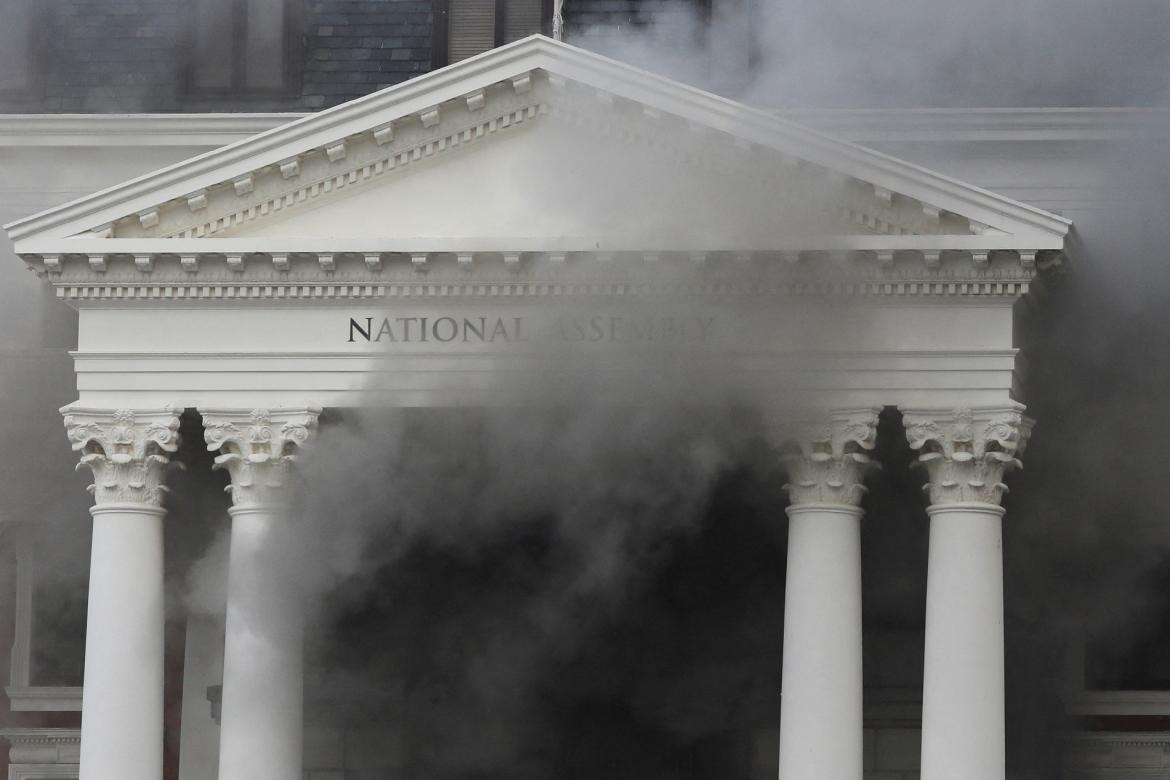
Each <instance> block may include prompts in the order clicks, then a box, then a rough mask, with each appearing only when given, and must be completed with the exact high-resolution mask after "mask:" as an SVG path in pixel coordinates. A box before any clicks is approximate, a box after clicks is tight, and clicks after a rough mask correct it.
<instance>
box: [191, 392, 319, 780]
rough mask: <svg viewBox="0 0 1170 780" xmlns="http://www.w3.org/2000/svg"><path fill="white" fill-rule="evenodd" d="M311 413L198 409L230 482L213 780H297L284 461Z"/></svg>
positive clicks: (295, 641) (297, 712)
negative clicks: (220, 689) (216, 762)
mask: <svg viewBox="0 0 1170 780" xmlns="http://www.w3.org/2000/svg"><path fill="white" fill-rule="evenodd" d="M319 413H320V410H319V409H273V410H265V409H255V410H251V411H240V410H227V411H221V410H203V411H202V414H203V426H204V432H205V436H206V439H207V448H208V449H209V450H211V451H213V452H216V451H218V452H219V455H217V456H216V458H215V467H216V468H223V469H227V471H228V473H229V474H230V475H231V480H232V482H231V486H230V488H229V490H230V491H231V495H232V508H231V510H230V513H231V516H232V534H231V553H230V555H229V558H228V560H229V562H228V600H227V633H226V638H225V642H224V657H223V704H222V710H221V718H220V741H219V780H301V777H302V770H301V764H302V738H303V737H302V732H303V729H304V725H303V708H304V707H303V695H302V692H303V679H302V661H301V634H302V620H303V616H302V613H301V599H300V592H299V590H298V583H297V579H296V566H297V557H296V556H297V550H296V548H295V542H296V537H295V534H293V533H290V529H289V528H288V523H289V519H288V518H287V516H286V514H287V513H286V509H287V505H288V491H289V483H290V479H291V477H292V473H293V463H294V461H295V460H296V455H297V452H298V451H299V450H300V448H301V447H302V446H304V444H305V443H306V442H307V441H308V440H309V439H310V438H311V436H312V435H313V433H314V431H315V430H316V426H317V416H318V414H319Z"/></svg>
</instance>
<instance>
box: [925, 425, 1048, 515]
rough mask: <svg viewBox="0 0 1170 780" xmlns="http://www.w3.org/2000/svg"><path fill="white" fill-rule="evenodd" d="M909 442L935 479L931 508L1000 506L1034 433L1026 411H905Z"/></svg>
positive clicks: (928, 487) (930, 483) (931, 476)
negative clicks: (967, 504)
mask: <svg viewBox="0 0 1170 780" xmlns="http://www.w3.org/2000/svg"><path fill="white" fill-rule="evenodd" d="M903 422H904V425H905V429H906V439H907V441H908V442H909V443H910V447H911V448H912V449H915V450H918V453H919V454H918V462H919V463H920V464H921V465H922V466H923V467H924V468H925V469H926V471H927V474H928V475H929V477H930V481H929V483H928V484H927V485H926V490H928V491H929V493H930V502H931V503H932V504H946V503H963V502H977V503H985V504H998V503H999V502H1000V500H1001V499H1002V498H1003V494H1004V493H1006V492H1007V490H1008V488H1007V485H1006V484H1004V481H1003V480H1004V475H1005V474H1006V473H1007V472H1008V471H1009V470H1011V469H1015V468H1021V467H1022V465H1023V464H1022V463H1021V462H1020V459H1019V457H1018V456H1019V455H1020V454H1022V453H1023V450H1024V446H1025V444H1026V443H1027V440H1028V437H1029V436H1030V435H1031V431H1032V421H1031V420H1029V419H1028V418H1027V417H1025V416H1024V414H1023V407H1022V406H1020V407H1018V408H997V409H969V408H959V409H953V410H945V411H937V410H926V411H916V410H911V411H906V412H905V413H904V414H903Z"/></svg>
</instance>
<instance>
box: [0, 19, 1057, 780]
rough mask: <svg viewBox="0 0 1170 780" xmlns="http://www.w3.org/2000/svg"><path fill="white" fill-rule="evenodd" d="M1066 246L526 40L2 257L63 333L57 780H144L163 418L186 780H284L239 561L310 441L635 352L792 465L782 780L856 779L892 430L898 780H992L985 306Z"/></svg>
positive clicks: (781, 126)
mask: <svg viewBox="0 0 1170 780" xmlns="http://www.w3.org/2000/svg"><path fill="white" fill-rule="evenodd" d="M1069 227H1070V225H1069V223H1068V222H1067V221H1066V220H1063V219H1061V218H1059V217H1056V216H1054V215H1051V214H1047V213H1045V212H1042V211H1040V210H1038V209H1034V208H1031V207H1028V206H1025V205H1023V204H1019V203H1016V202H1013V201H1010V200H1008V199H1006V198H1002V197H999V196H997V195H994V194H992V193H989V192H986V191H983V190H979V189H976V188H973V187H969V186H966V185H964V184H962V183H960V182H956V181H953V180H950V179H947V178H945V177H942V176H938V175H936V174H933V173H931V172H930V171H926V170H923V169H921V168H918V167H915V166H912V165H909V164H906V163H902V162H900V161H898V160H895V159H892V158H889V157H885V156H883V155H880V154H877V153H874V152H871V151H868V150H866V149H863V148H861V147H857V146H853V145H850V144H845V143H841V142H838V141H834V140H832V139H829V138H827V137H825V136H822V135H819V134H817V133H814V132H812V131H810V130H807V129H805V128H802V127H800V126H799V125H796V124H793V123H790V122H787V121H784V120H781V119H778V118H776V117H774V116H772V115H770V114H767V113H764V112H760V111H756V110H753V109H750V108H747V107H745V106H741V105H737V104H734V103H731V102H729V101H726V100H723V99H721V98H717V97H715V96H712V95H708V94H705V93H702V92H698V91H696V90H693V89H690V88H687V87H683V86H681V85H679V84H676V83H673V82H670V81H667V80H665V79H662V78H659V77H656V76H653V75H650V74H647V73H643V72H640V71H637V70H634V69H631V68H628V67H626V66H623V65H619V64H617V63H615V62H612V61H609V60H606V59H604V58H601V57H598V56H596V55H591V54H587V53H585V52H582V51H579V50H576V49H574V48H572V47H568V46H565V45H563V44H558V43H554V42H552V41H549V40H547V39H544V38H540V37H534V38H530V39H526V40H524V41H521V42H518V43H516V44H513V45H509V46H505V47H502V48H500V49H497V50H495V51H492V52H489V53H487V54H484V55H481V56H479V57H475V58H472V59H469V60H466V61H464V62H462V63H459V64H458V65H455V66H452V67H450V68H446V69H443V70H440V71H437V72H435V73H433V74H430V75H427V76H424V77H421V78H419V79H416V80H414V81H411V82H408V83H406V84H403V85H401V86H398V87H394V88H390V89H387V90H384V91H382V92H379V93H376V94H374V95H371V96H369V97H367V98H362V99H359V100H356V101H353V102H352V103H349V104H346V105H343V106H340V107H338V108H336V109H332V110H329V111H325V112H322V113H320V114H317V115H314V116H310V117H307V118H305V119H302V120H298V121H296V122H293V123H291V124H289V125H286V126H283V127H280V128H277V129H275V130H272V131H269V132H266V133H262V134H260V135H258V136H255V137H253V138H250V139H248V140H245V141H242V142H240V143H237V144H233V145H231V146H228V147H225V148H223V149H221V150H218V151H215V152H211V153H209V154H206V155H203V156H201V157H197V158H193V159H191V160H189V161H186V162H184V163H180V164H178V165H176V166H172V167H170V168H167V169H163V170H161V171H158V172H156V173H154V174H151V175H148V176H146V177H143V178H140V179H137V180H134V181H131V182H127V183H126V184H124V185H121V186H118V187H115V188H112V189H110V190H106V191H104V192H101V193H97V194H96V195H93V196H90V197H88V198H83V199H81V200H79V201H74V202H73V203H70V204H67V205H65V206H62V207H60V208H57V209H54V210H51V211H48V212H44V213H42V214H39V215H36V216H33V217H30V218H28V219H25V220H21V221H18V222H16V223H13V224H11V225H9V226H8V231H9V234H10V235H11V237H12V238H13V240H14V242H15V244H16V248H17V251H18V253H19V254H20V255H21V256H22V257H23V258H24V259H25V260H26V262H28V263H29V264H30V265H31V266H32V267H33V269H34V270H36V271H37V273H38V274H41V275H43V276H44V278H45V280H46V282H47V283H49V284H51V285H52V286H53V287H54V288H55V290H56V294H57V297H58V298H60V299H61V300H62V301H63V302H64V303H65V304H68V305H71V306H74V307H75V308H77V310H78V311H79V315H80V333H79V339H78V350H77V352H76V353H75V354H74V362H75V368H76V374H77V381H78V401H77V402H76V404H73V405H70V406H69V407H66V409H65V410H63V411H64V413H65V419H66V427H67V430H68V435H69V437H70V440H71V441H72V442H73V444H74V448H75V449H76V450H78V451H79V452H80V453H82V464H84V465H85V466H88V467H89V468H90V469H92V470H93V472H94V476H95V488H94V496H95V505H94V509H93V515H94V524H95V525H94V543H93V564H92V569H91V585H90V602H89V629H88V634H89V635H88V642H87V656H86V675H85V695H84V699H83V702H84V703H83V730H82V746H81V773H82V777H84V778H88V780H107V779H109V780H113V778H118V779H119V780H124V779H129V780H158V778H160V777H161V776H162V751H161V743H162V737H161V727H162V701H163V681H162V665H163V643H162V621H163V616H162V593H161V590H162V572H163V567H164V566H165V561H163V559H162V547H161V542H160V529H161V523H162V522H163V519H162V518H163V515H164V512H165V501H164V492H165V491H164V489H163V488H164V486H165V485H164V483H165V469H166V466H167V463H168V460H169V456H170V453H173V452H174V451H175V448H176V437H177V436H176V432H177V429H178V416H179V414H180V413H181V412H182V410H184V409H195V410H198V411H199V413H200V414H201V415H202V418H203V425H204V432H205V437H206V444H207V446H208V448H209V449H211V450H212V451H213V452H215V453H217V456H216V465H217V466H220V467H222V468H224V469H226V470H227V471H228V473H229V475H230V477H231V491H232V492H231V495H232V500H233V508H232V510H231V514H232V531H231V553H230V565H229V584H228V606H227V615H226V625H227V635H226V641H225V645H224V669H223V715H222V721H221V731H220V742H219V757H220V758H219V770H218V776H219V778H221V780H237V779H238V780H243V779H244V778H254V777H272V778H276V779H278V780H286V779H291V778H297V777H300V775H301V771H302V768H301V755H302V726H303V724H302V701H301V684H302V683H301V674H302V673H301V666H300V644H299V643H300V639H299V631H300V628H299V622H298V621H299V616H298V614H297V602H296V599H295V593H296V583H289V582H272V581H266V580H264V579H263V578H261V577H258V576H257V573H258V572H264V571H266V568H265V567H263V566H258V565H256V561H257V559H259V558H261V557H263V556H264V555H266V554H270V553H271V551H273V550H279V548H280V544H281V541H280V536H281V533H282V523H284V522H285V520H284V518H283V517H282V506H283V504H284V503H285V502H286V501H287V492H286V489H287V487H288V485H289V484H290V482H291V481H292V480H294V479H295V471H296V468H295V459H296V455H297V453H298V452H299V451H300V450H301V448H303V447H312V446H313V438H314V434H315V431H316V429H317V427H318V416H319V414H320V413H321V410H322V409H325V408H352V407H365V406H375V405H378V406H381V405H389V406H393V407H450V406H477V405H484V406H490V405H497V404H507V403H509V402H515V397H514V396H512V395H511V391H512V390H513V389H514V387H513V384H512V380H513V379H514V378H515V377H516V376H519V375H521V374H523V373H524V372H527V371H531V370H532V366H541V365H545V364H547V363H548V361H552V362H553V363H555V361H557V360H562V359H564V358H565V356H566V355H568V356H570V357H571V356H573V355H575V354H588V355H589V356H590V360H591V361H592V363H591V365H592V366H594V367H596V370H597V372H598V373H599V374H605V373H606V372H609V371H612V372H630V371H634V372H636V371H638V370H639V366H640V364H641V363H642V361H641V357H643V356H645V355H646V354H648V353H650V352H656V351H664V350H665V351H675V352H678V353H679V354H680V355H683V356H685V357H687V358H688V359H691V360H694V361H696V362H698V363H699V364H701V366H702V368H703V369H705V370H707V371H708V372H709V373H710V374H712V375H716V376H718V377H720V381H721V382H725V383H726V385H727V386H728V387H729V388H731V389H733V390H734V391H735V393H736V396H737V398H738V399H739V400H741V401H743V402H745V403H747V404H750V405H751V406H753V407H755V408H756V409H758V410H759V412H760V414H761V418H762V419H764V420H767V421H768V423H767V424H768V430H767V431H766V435H767V436H768V437H769V438H770V440H771V442H772V443H773V445H774V446H775V447H776V448H777V450H778V451H781V452H783V453H785V454H786V458H785V461H786V464H787V467H788V468H787V471H788V480H789V486H788V490H789V497H790V505H789V507H788V509H787V512H788V516H789V550H788V561H787V588H786V594H785V625H784V648H783V664H784V667H783V681H784V682H783V692H782V699H781V701H782V707H781V739H780V744H781V758H780V777H781V780H812V779H815V778H825V779H826V780H840V778H860V777H861V775H862V771H863V748H862V729H863V723H862V669H861V659H862V636H861V594H862V581H861V553H860V543H859V529H860V524H861V523H862V522H870V523H880V522H881V518H865V519H863V518H862V511H861V508H860V500H861V496H862V494H863V491H864V485H863V480H864V478H865V473H866V467H867V460H868V458H867V453H868V452H869V451H870V450H871V449H872V448H873V446H874V440H875V435H876V433H875V431H876V422H877V412H878V410H880V409H881V408H883V407H890V406H896V407H898V408H899V409H900V410H901V411H902V413H903V417H904V422H905V428H906V436H907V438H908V440H909V442H910V444H911V446H912V447H913V448H914V449H915V450H917V451H918V452H919V453H920V461H921V463H922V465H923V466H924V467H925V470H926V473H927V475H928V482H929V507H930V508H929V510H928V511H929V513H930V517H931V521H930V522H931V532H930V534H931V543H930V562H929V565H930V576H929V585H928V594H927V613H926V650H925V653H926V654H925V669H924V704H923V721H922V724H923V725H922V734H923V746H922V777H923V778H926V780H944V779H945V780H953V779H954V778H960V779H961V780H967V779H968V778H970V780H999V779H1001V778H1002V777H1003V775H1004V721H1003V715H1004V713H1003V685H1004V680H1003V614H1002V610H1003V596H1002V572H1001V558H1000V535H999V534H1000V528H1001V525H1000V524H1001V522H1003V518H1002V515H1003V511H1002V509H1001V507H1000V506H999V503H1000V497H1001V494H1002V491H1003V479H1004V475H1005V472H1006V471H1007V470H1009V469H1010V468H1012V467H1014V466H1017V465H1019V456H1020V454H1021V453H1022V451H1023V446H1024V444H1025V442H1026V440H1027V436H1028V433H1029V430H1030V422H1029V421H1028V420H1027V418H1025V416H1024V414H1023V412H1024V406H1023V404H1022V403H1021V402H1020V400H1019V398H1018V392H1017V391H1018V388H1017V386H1016V385H1017V382H1016V380H1015V373H1016V372H1015V368H1016V349H1015V345H1014V343H1013V339H1012V326H1013V306H1014V305H1015V303H1016V302H1017V301H1018V300H1019V299H1020V298H1021V297H1022V296H1023V295H1025V294H1026V293H1027V291H1028V288H1029V285H1030V284H1032V282H1033V281H1034V280H1035V278H1036V276H1037V274H1038V273H1040V272H1041V270H1042V269H1043V267H1044V266H1045V265H1046V264H1050V263H1056V262H1059V259H1060V253H1061V251H1062V250H1063V247H1064V241H1065V236H1066V234H1067V232H1068V230H1069ZM642 370H645V369H644V368H643V369H642ZM780 509H781V507H777V514H778V515H779V512H780ZM779 565H781V564H780V561H779V560H778V561H777V566H779ZM776 651H777V653H780V652H781V648H779V647H778V648H777V649H776ZM156 748H157V750H156Z"/></svg>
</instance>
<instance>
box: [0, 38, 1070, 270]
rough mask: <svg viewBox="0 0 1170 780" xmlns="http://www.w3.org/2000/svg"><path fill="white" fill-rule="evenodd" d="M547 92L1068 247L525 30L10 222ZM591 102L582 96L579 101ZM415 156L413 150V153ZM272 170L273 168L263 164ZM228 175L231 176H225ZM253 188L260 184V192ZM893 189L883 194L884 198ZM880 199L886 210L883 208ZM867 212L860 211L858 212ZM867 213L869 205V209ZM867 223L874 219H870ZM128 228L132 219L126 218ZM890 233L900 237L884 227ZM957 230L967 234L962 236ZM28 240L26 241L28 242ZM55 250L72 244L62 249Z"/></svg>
mask: <svg viewBox="0 0 1170 780" xmlns="http://www.w3.org/2000/svg"><path fill="white" fill-rule="evenodd" d="M547 91H560V92H564V93H566V94H568V93H572V95H573V96H580V97H582V98H586V97H589V96H591V97H592V98H593V100H592V103H591V105H592V108H591V109H586V111H589V112H591V113H598V112H601V113H610V114H612V113H613V112H614V111H618V112H620V113H639V114H640V115H641V116H642V117H643V118H644V119H645V120H646V121H647V122H649V123H653V122H662V123H676V124H677V123H679V122H682V123H684V124H685V125H686V126H692V125H694V126H698V127H699V128H700V132H702V133H708V134H710V135H711V136H712V137H713V138H715V139H718V140H717V143H719V144H721V145H723V144H730V145H734V146H737V147H741V148H745V149H750V148H752V147H753V146H759V147H761V148H764V149H770V150H772V151H775V152H779V153H781V154H784V155H787V156H788V157H791V158H793V159H794V160H797V161H799V162H800V163H801V164H802V165H803V164H807V165H811V166H814V167H823V168H830V169H831V170H832V171H833V172H834V174H835V175H836V176H837V177H838V178H840V179H841V180H842V181H844V182H848V183H850V185H851V186H853V183H854V182H856V183H857V184H856V186H857V188H858V189H859V191H866V192H872V193H873V196H874V197H876V198H877V199H878V200H879V201H882V202H883V203H885V205H886V206H889V205H891V203H892V201H891V198H892V196H893V195H895V194H896V195H898V196H899V197H900V198H905V199H907V200H908V201H914V202H917V203H922V204H929V207H928V208H927V211H928V212H929V213H928V214H927V216H928V217H930V218H931V219H933V218H934V215H935V213H936V212H937V213H939V214H942V213H943V212H946V213H947V214H956V215H959V214H961V215H962V216H963V217H965V218H966V219H968V220H969V221H971V222H972V223H974V224H975V225H976V226H977V227H978V226H989V227H990V228H992V229H993V230H997V231H1002V233H1003V234H1004V237H1005V238H1007V239H1008V240H1009V246H1006V247H1005V246H997V247H993V248H1009V247H1017V248H1018V247H1019V246H1020V244H1019V243H1018V242H1017V240H1015V239H1020V240H1023V241H1025V242H1026V243H1027V244H1028V246H1030V247H1034V248H1038V249H1059V248H1062V247H1063V244H1064V237H1065V235H1066V234H1067V233H1068V229H1069V226H1070V223H1069V222H1068V220H1065V219H1063V218H1060V217H1057V216H1056V215H1053V214H1049V213H1046V212H1043V211H1042V210H1040V209H1035V208H1032V207H1027V206H1025V205H1023V204H1020V203H1017V202H1015V201H1011V200H1010V199H1007V198H1003V197H1001V196H997V195H994V194H992V193H989V192H986V191H983V190H979V189H977V188H972V187H968V186H965V185H962V184H960V183H958V182H956V181H954V180H952V179H949V178H947V177H944V176H941V175H939V174H934V173H932V172H929V171H926V170H924V169H922V168H919V167H917V166H910V165H905V164H902V163H899V162H897V161H895V160H893V159H892V158H888V157H886V156H884V155H879V154H876V153H874V152H872V151H869V150H866V149H863V148H861V147H857V146H854V145H852V144H848V143H843V142H839V141H835V140H834V139H832V138H830V137H828V136H825V135H822V134H820V133H817V132H815V131H811V130H808V129H807V128H804V127H801V126H800V125H797V124H796V123H793V122H790V121H786V120H783V119H780V118H778V117H776V116H774V115H772V114H769V113H768V112H765V111H759V110H757V109H752V108H750V107H747V106H740V105H737V104H733V103H730V102H729V101H726V100H724V99H722V98H717V97H715V96H709V95H705V94H703V93H700V92H697V91H695V90H691V89H689V88H686V87H684V86H683V85H680V84H676V83H673V82H670V81H668V80H665V79H661V78H659V77H657V76H653V75H651V74H648V73H646V72H644V71H640V70H638V69H636V68H632V67H630V66H627V65H623V64H621V63H618V62H615V61H613V60H609V59H607V58H605V57H602V56H599V55H596V54H592V53H589V52H586V51H583V50H580V49H577V48H576V47H572V46H568V45H565V44H563V43H559V42H556V41H552V40H549V39H547V38H543V37H541V36H532V37H530V38H526V39H524V40H522V41H518V42H516V43H514V44H510V45H508V46H503V47H500V48H498V49H495V50H493V51H492V52H489V53H487V54H485V55H484V56H483V57H479V58H471V59H469V60H466V61H464V62H461V63H457V64H456V65H453V66H451V67H449V68H445V69H442V70H441V71H436V72H434V73H429V74H426V75H423V76H420V77H419V78H416V79H412V80H410V82H407V83H404V84H400V85H397V86H394V87H390V88H388V89H385V90H382V91H381V92H378V93H374V94H372V95H368V96H366V97H364V98H361V99H358V100H354V101H351V102H350V103H347V104H345V105H343V106H338V107H336V108H334V109H330V110H327V111H323V112H320V113H318V114H314V115H311V116H308V117H305V118H303V119H299V120H295V121H293V122H290V123H288V124H286V125H284V126H282V127H278V128H276V129H274V130H272V131H269V132H266V133H260V134H258V135H256V136H253V137H252V138H250V139H248V140H246V141H243V142H240V143H237V144H231V145H229V146H227V147H224V148H222V149H219V150H216V151H215V152H212V153H209V154H205V155H201V156H199V157H196V158H192V159H191V160H188V161H186V162H184V163H181V164H178V165H175V166H171V167H169V168H166V169H163V170H160V171H157V172H155V173H154V174H151V175H148V176H145V177H140V178H139V179H135V180H133V181H131V182H125V183H124V184H122V185H120V186H117V187H113V188H110V189H108V190H105V191H103V192H101V193H97V194H94V195H92V196H89V197H86V198H82V199H79V200H77V201H74V202H72V203H69V204H65V205H64V206H60V207H57V208H55V209H51V210H49V211H46V212H42V213H41V214H37V215H34V216H31V217H27V218H25V219H22V220H18V221H16V222H13V223H11V224H10V225H8V226H7V228H8V231H9V235H10V238H12V239H13V240H14V242H16V244H17V251H18V252H20V253H21V254H25V253H30V252H32V253H36V252H38V251H41V250H38V249H34V248H31V247H30V246H29V244H30V243H35V242H36V240H40V239H49V238H50V237H52V238H67V237H70V236H79V235H82V234H86V235H93V236H109V235H111V234H112V233H113V232H114V231H113V228H114V223H115V222H116V221H119V220H126V221H127V222H126V224H128V225H130V226H133V224H134V221H135V220H137V224H138V225H139V227H141V228H142V229H147V230H149V229H153V228H154V227H155V226H156V225H162V223H163V222H164V221H165V220H164V219H163V217H164V215H163V214H162V213H161V211H162V210H165V209H167V208H171V207H172V206H171V205H170V204H175V206H177V207H178V208H179V209H187V210H188V211H190V212H201V211H202V210H203V209H204V208H208V206H207V205H206V204H207V203H208V202H209V198H210V195H211V194H212V190H214V189H215V188H217V187H218V188H222V189H223V190H224V192H225V194H227V193H228V190H231V191H234V192H235V193H236V195H239V196H243V195H249V193H250V190H249V188H248V186H247V184H246V183H245V184H244V185H243V186H241V187H239V188H237V186H236V182H238V181H241V180H243V179H246V178H247V177H248V176H249V175H251V174H254V173H255V172H257V171H268V172H269V173H271V172H272V171H279V176H281V177H283V178H284V179H295V178H297V177H298V176H300V175H301V174H300V172H299V164H300V160H301V158H302V157H305V156H314V157H315V158H317V157H319V156H320V155H321V153H322V152H324V159H326V160H328V161H329V162H331V163H334V164H336V163H341V161H346V162H345V163H344V164H348V163H349V161H350V154H349V153H348V147H349V145H350V144H352V143H355V141H354V140H353V139H357V138H361V143H363V144H366V143H368V141H367V139H369V138H371V137H372V139H373V143H375V144H389V143H391V142H393V140H394V136H395V133H396V132H398V130H399V129H400V127H399V126H400V125H401V126H402V127H404V128H410V129H411V131H412V132H413V131H414V130H415V129H416V128H417V127H418V126H419V125H421V127H422V128H423V130H430V129H432V128H435V127H439V126H440V123H441V122H442V121H443V120H444V118H445V117H446V116H448V115H454V116H463V115H467V114H475V113H477V112H479V111H491V110H492V109H491V108H485V101H486V105H487V106H493V107H494V105H495V103H496V102H497V101H500V100H501V99H502V98H503V99H505V100H509V101H525V100H533V101H535V100H537V99H540V97H542V96H543V95H544V93H546V92H547ZM586 102H589V101H586ZM411 154H412V155H413V152H411ZM266 175H268V174H266ZM225 183H230V186H229V185H227V184H225ZM257 195H259V193H257ZM887 196H888V197H887ZM882 208H885V206H883V207H882ZM858 216H859V218H860V219H862V220H865V219H866V218H867V215H866V214H861V213H859V214H858ZM868 216H869V217H870V219H869V220H868V221H869V222H871V223H872V221H873V215H868ZM870 227H871V228H872V224H871V225H870ZM131 230H133V227H131ZM889 237H895V236H889ZM960 237H962V236H960ZM30 239H31V240H30ZM58 251H69V250H67V249H60V250H58Z"/></svg>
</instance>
